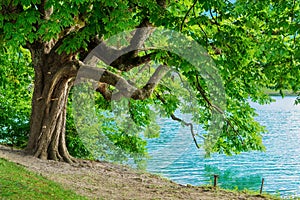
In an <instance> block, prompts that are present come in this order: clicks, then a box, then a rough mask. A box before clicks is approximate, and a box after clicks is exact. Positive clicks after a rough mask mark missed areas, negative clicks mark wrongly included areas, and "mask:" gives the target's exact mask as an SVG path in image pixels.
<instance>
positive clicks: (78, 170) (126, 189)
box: [0, 145, 267, 200]
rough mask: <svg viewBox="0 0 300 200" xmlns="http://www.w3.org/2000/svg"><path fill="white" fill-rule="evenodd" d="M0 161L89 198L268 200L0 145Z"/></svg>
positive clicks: (120, 167) (122, 168)
mask: <svg viewBox="0 0 300 200" xmlns="http://www.w3.org/2000/svg"><path fill="white" fill-rule="evenodd" d="M0 158H5V159H7V160H9V161H12V162H15V163H18V164H20V165H23V166H25V167H26V168H27V169H29V170H31V171H34V172H36V173H38V174H41V175H42V176H44V177H47V178H48V179H51V180H53V181H55V182H58V183H61V184H62V185H63V186H64V187H65V188H66V189H71V190H74V191H76V192H77V193H78V194H81V195H84V196H87V197H89V198H91V199H99V198H103V199H108V200H113V199H115V200H121V199H142V200H146V199H164V200H167V199H172V200H174V199H186V200H193V199H197V200H199V199H201V200H215V199H228V200H229V199H230V200H233V199H238V200H242V199H267V198H265V197H259V196H249V195H247V194H243V193H240V194H238V193H233V192H228V191H223V190H214V189H208V188H204V187H193V186H190V187H188V186H182V185H179V184H176V183H174V182H171V181H169V180H166V179H163V178H160V177H158V176H156V175H152V174H149V173H144V172H141V171H136V170H133V169H130V168H127V167H124V166H119V165H113V164H110V163H106V162H90V161H84V164H77V165H70V164H67V163H62V162H55V161H45V160H40V159H37V158H34V157H31V156H26V155H24V153H23V152H22V151H20V150H12V149H11V148H8V147H5V146H1V145H0Z"/></svg>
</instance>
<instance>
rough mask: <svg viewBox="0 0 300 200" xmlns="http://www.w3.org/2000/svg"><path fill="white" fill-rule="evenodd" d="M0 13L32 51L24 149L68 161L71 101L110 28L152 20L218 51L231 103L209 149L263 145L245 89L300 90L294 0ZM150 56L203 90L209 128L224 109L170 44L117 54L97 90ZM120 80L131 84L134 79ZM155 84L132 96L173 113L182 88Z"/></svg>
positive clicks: (141, 35)
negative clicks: (159, 48) (85, 66)
mask: <svg viewBox="0 0 300 200" xmlns="http://www.w3.org/2000/svg"><path fill="white" fill-rule="evenodd" d="M0 13H1V15H0V41H1V44H4V43H5V45H7V46H9V47H10V48H12V49H18V48H20V47H23V48H26V49H29V51H30V53H31V59H32V66H33V69H34V92H33V96H32V111H31V117H30V137H29V140H28V145H27V148H26V150H27V152H28V153H30V154H33V155H34V156H36V157H39V158H42V159H54V160H64V161H67V162H72V160H73V159H72V157H71V156H70V155H69V153H68V150H67V148H66V144H65V125H66V106H67V99H68V94H69V91H70V89H71V87H72V85H73V82H74V79H75V76H76V74H77V72H78V69H79V68H80V66H81V65H82V62H81V61H82V60H83V59H84V58H85V57H86V55H88V53H89V52H90V51H91V50H92V49H94V48H95V47H96V46H97V45H98V44H100V43H101V42H102V41H103V40H104V39H105V38H109V37H110V36H112V35H114V34H117V33H119V32H122V31H125V30H130V29H134V28H137V27H147V26H149V27H150V26H156V27H164V28H168V29H171V30H176V31H180V32H182V33H183V34H185V35H187V36H189V37H192V38H193V39H194V40H195V41H197V42H198V43H199V44H201V45H202V46H204V47H205V48H206V50H207V51H208V53H209V55H210V56H212V58H213V59H214V61H215V63H216V65H217V68H218V69H219V72H220V75H221V76H222V78H223V82H224V86H225V90H226V101H227V106H226V109H225V110H224V111H222V115H223V117H224V118H225V119H226V120H225V122H226V123H225V124H224V126H222V130H221V131H220V133H219V137H218V139H217V143H215V144H213V146H211V147H209V148H208V149H207V150H208V151H209V152H215V151H218V152H224V153H227V154H231V153H232V152H234V153H238V152H240V151H247V150H262V149H263V145H262V141H261V132H262V131H264V129H263V128H262V127H261V126H260V125H259V124H258V123H257V122H255V120H254V118H253V117H254V116H255V111H254V109H252V108H251V107H250V105H249V103H248V99H249V98H250V99H251V100H253V101H256V102H259V103H268V102H270V98H269V97H268V96H267V95H266V94H264V91H263V89H264V88H266V87H273V88H275V89H277V90H281V89H292V90H293V91H294V92H298V91H299V62H298V59H297V58H298V57H297V55H299V54H298V51H299V43H298V38H299V36H298V34H297V31H298V27H299V2H297V1H285V2H283V1H271V0H264V1H259V2H248V1H242V0H241V1H239V0H238V1H235V2H234V3H232V2H230V1H227V0H224V1H197V0H196V1H188V0H180V1H173V0H170V1H164V0H157V1H150V0H143V1H135V0H132V1H126V0H118V1H113V2H112V1H105V0H94V1H87V0H74V1H65V2H62V1H56V0H4V1H1V10H0ZM133 34H134V35H133V37H132V38H133V39H132V40H131V41H130V43H129V45H131V47H133V46H134V47H136V48H134V49H138V47H140V45H141V44H142V43H143V40H144V39H145V37H146V36H147V35H148V34H149V33H148V32H147V31H144V32H141V31H136V32H134V33H133ZM107 48H108V50H110V49H109V47H108V46H107ZM148 62H156V63H162V64H165V65H168V66H173V68H175V69H176V70H177V71H179V72H180V73H181V75H182V76H183V77H184V79H185V80H186V81H187V82H188V83H189V84H190V85H191V87H192V88H193V91H194V92H195V94H196V97H197V104H196V105H195V108H197V112H194V113H193V114H194V119H195V122H196V123H201V124H203V125H204V128H205V129H208V125H209V123H210V120H211V116H212V112H220V110H218V109H216V108H215V107H214V106H213V104H212V103H211V96H210V95H209V91H208V89H207V85H206V83H205V81H204V80H203V79H202V78H201V77H199V76H198V74H199V72H198V71H197V70H196V69H195V68H194V67H193V66H192V65H190V64H189V63H187V62H185V61H184V60H182V59H181V58H179V57H178V56H177V55H174V54H172V53H168V52H163V51H157V50H148V51H147V52H139V51H133V52H129V53H127V54H126V55H122V56H120V57H119V58H118V59H116V60H115V61H114V62H113V63H111V64H110V67H107V68H103V69H102V71H103V72H105V73H106V74H107V77H106V79H105V78H104V79H103V80H100V82H101V83H100V84H99V88H98V89H97V91H99V92H100V93H101V94H102V95H103V97H104V99H105V100H109V98H108V97H109V94H110V89H111V88H117V86H116V85H114V84H113V81H111V80H114V79H115V78H116V77H119V76H118V74H123V75H124V74H126V73H130V71H131V70H135V69H137V68H139V67H142V66H143V64H145V63H148ZM154 74H155V73H153V75H154ZM150 78H151V75H150ZM122 80H123V81H124V83H126V84H128V86H132V85H131V83H130V80H126V79H125V78H122ZM117 89H118V88H117ZM153 89H154V88H149V90H145V87H144V86H142V87H141V88H140V89H138V91H140V94H141V95H138V96H135V97H134V99H136V100H137V99H145V97H148V98H150V102H149V104H151V103H157V104H160V105H161V107H163V108H165V109H167V108H173V109H168V110H166V112H167V114H168V116H170V117H172V118H173V119H176V118H175V117H174V111H175V110H176V108H178V107H179V102H180V101H179V99H180V98H179V96H176V95H173V93H172V92H170V91H169V90H168V89H167V88H164V87H163V85H160V84H158V86H157V87H156V89H155V90H154V94H153V95H151V92H150V91H152V90H153ZM107 91H108V93H107ZM162 94H163V95H162ZM132 98H133V97H132ZM104 99H103V101H104ZM146 102H147V101H146ZM138 107H141V108H143V107H142V106H138ZM141 110H143V109H141ZM132 113H134V112H132ZM136 113H138V112H136ZM138 115H139V114H132V117H133V118H134V117H137V116H138ZM138 121H139V120H138ZM203 137H204V138H205V137H208V136H207V135H204V136H203Z"/></svg>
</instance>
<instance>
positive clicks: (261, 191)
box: [259, 178, 265, 194]
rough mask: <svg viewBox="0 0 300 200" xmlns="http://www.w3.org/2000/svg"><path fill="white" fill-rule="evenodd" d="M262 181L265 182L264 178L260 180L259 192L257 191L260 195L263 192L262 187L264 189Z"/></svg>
mask: <svg viewBox="0 0 300 200" xmlns="http://www.w3.org/2000/svg"><path fill="white" fill-rule="evenodd" d="M264 181H265V179H264V178H262V179H261V186H260V191H259V194H261V193H262V190H263V187H264Z"/></svg>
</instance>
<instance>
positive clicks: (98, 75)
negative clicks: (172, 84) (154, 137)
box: [77, 64, 169, 100]
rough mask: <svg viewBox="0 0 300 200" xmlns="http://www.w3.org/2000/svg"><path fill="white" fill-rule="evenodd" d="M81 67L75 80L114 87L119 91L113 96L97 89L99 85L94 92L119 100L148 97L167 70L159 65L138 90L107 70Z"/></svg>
mask: <svg viewBox="0 0 300 200" xmlns="http://www.w3.org/2000/svg"><path fill="white" fill-rule="evenodd" d="M81 65H82V67H81V69H80V70H79V73H78V77H77V80H80V79H90V80H93V81H97V82H101V83H106V84H108V85H111V86H114V87H116V88H117V89H118V90H119V91H118V92H117V93H115V94H113V95H110V94H109V93H107V91H104V88H101V87H99V85H98V86H97V88H96V90H98V91H100V92H101V93H103V94H104V95H106V96H107V97H112V99H120V98H121V97H126V98H131V99H135V100H138V99H140V100H143V99H146V98H148V97H150V96H151V94H152V93H153V90H154V89H155V87H156V86H157V84H158V83H159V82H160V80H161V79H162V78H163V77H164V76H165V74H166V73H167V72H168V70H169V68H168V67H167V66H164V65H160V66H159V67H158V68H157V69H156V70H155V72H154V73H153V74H152V76H151V77H150V79H149V81H148V82H147V83H146V84H145V86H144V87H143V88H141V89H139V88H136V87H135V86H134V85H133V84H131V83H130V82H129V81H127V80H126V79H124V78H123V77H121V76H119V75H117V74H114V73H112V72H110V71H108V70H107V69H104V68H97V67H90V66H87V65H85V64H81ZM100 86H101V84H100ZM102 87H103V85H102Z"/></svg>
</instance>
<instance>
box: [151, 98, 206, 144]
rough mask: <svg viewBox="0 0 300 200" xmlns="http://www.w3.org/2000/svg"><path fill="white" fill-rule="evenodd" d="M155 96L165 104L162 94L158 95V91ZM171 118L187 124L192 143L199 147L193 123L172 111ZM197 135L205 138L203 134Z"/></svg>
mask: <svg viewBox="0 0 300 200" xmlns="http://www.w3.org/2000/svg"><path fill="white" fill-rule="evenodd" d="M155 96H156V98H157V99H159V100H160V101H161V102H162V103H163V104H165V105H166V101H165V100H164V98H162V96H160V95H159V94H158V93H155ZM171 118H172V119H173V120H174V121H178V122H180V123H182V124H183V125H185V126H189V127H190V130H191V134H192V137H193V140H194V143H195V145H196V147H197V148H198V149H199V148H200V146H199V145H198V142H197V140H196V134H195V132H194V125H193V124H192V123H190V122H186V121H184V120H183V119H180V118H178V117H176V116H175V115H174V113H172V114H171ZM198 136H199V137H201V138H202V139H203V140H204V139H205V138H204V137H203V136H201V135H198Z"/></svg>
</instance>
